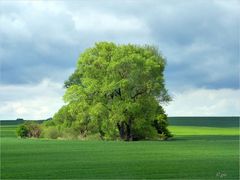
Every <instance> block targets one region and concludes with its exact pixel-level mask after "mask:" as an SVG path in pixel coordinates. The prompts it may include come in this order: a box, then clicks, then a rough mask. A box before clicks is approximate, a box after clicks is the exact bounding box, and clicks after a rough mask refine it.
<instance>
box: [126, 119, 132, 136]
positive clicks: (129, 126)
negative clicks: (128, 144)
mask: <svg viewBox="0 0 240 180" xmlns="http://www.w3.org/2000/svg"><path fill="white" fill-rule="evenodd" d="M132 137H133V136H132V119H131V118H129V120H128V123H127V141H132Z"/></svg>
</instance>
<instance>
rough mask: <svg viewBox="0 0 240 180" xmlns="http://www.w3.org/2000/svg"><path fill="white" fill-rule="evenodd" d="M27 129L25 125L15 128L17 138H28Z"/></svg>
mask: <svg viewBox="0 0 240 180" xmlns="http://www.w3.org/2000/svg"><path fill="white" fill-rule="evenodd" d="M28 133H29V131H28V128H27V126H26V124H22V125H20V126H19V127H18V128H17V136H19V137H21V138H26V137H28Z"/></svg>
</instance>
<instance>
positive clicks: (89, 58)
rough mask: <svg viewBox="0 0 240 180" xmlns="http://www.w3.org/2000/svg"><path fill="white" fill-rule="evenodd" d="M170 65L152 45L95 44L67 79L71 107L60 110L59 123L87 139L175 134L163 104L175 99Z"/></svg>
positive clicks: (68, 104) (155, 136)
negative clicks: (169, 86) (167, 77)
mask: <svg viewBox="0 0 240 180" xmlns="http://www.w3.org/2000/svg"><path fill="white" fill-rule="evenodd" d="M165 65H166V62H165V60H164V58H163V57H162V56H161V54H159V52H158V51H157V49H156V48H155V47H152V46H138V45H131V44H129V45H116V44H114V43H108V42H101V43H96V45H95V47H93V48H89V49H87V50H86V51H85V52H84V53H82V54H81V56H80V58H79V60H78V64H77V69H76V70H75V72H74V73H73V74H72V75H71V76H70V78H69V80H68V81H66V82H65V87H66V88H67V91H66V93H65V95H64V100H65V102H66V103H67V105H65V106H63V107H62V108H61V109H60V110H59V112H58V113H57V114H55V116H54V118H53V121H54V123H55V124H56V125H57V126H59V128H60V129H61V128H73V129H74V130H75V131H76V132H78V133H80V135H81V136H83V137H85V136H87V135H89V134H95V133H98V134H99V136H100V137H101V138H103V139H117V138H120V139H123V140H137V139H146V138H147V139H149V138H151V139H152V138H159V137H164V138H163V139H166V138H168V137H170V136H171V134H170V132H169V131H168V129H167V128H166V127H167V116H166V114H165V112H164V110H163V108H162V107H161V105H160V104H161V103H167V102H168V101H170V97H169V95H168V93H167V90H166V89H165V84H164V76H163V71H164V68H165ZM159 135H161V136H159Z"/></svg>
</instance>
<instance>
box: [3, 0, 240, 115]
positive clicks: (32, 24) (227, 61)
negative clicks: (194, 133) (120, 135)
mask: <svg viewBox="0 0 240 180" xmlns="http://www.w3.org/2000/svg"><path fill="white" fill-rule="evenodd" d="M239 12H240V4H239V1H237V0H236V1H235V0H225V1H222V0H215V1H214V0H199V1H198V0H184V1H179V0H169V1H163V0H153V1H151V0H146V1H143V0H135V1H134V0H131V1H110V0H107V1H106V0H105V1H99V0H95V1H89V0H88V1H87V0H86V1H77V0H75V1H69V0H68V1H67V0H66V1H63V0H62V1H48V2H46V1H45V2H44V1H32V2H31V1H21V0H18V1H13V0H11V1H0V68H1V69H0V72H1V76H0V99H1V103H0V119H16V118H24V119H44V118H48V117H51V116H53V114H54V113H55V112H56V111H57V110H58V109H59V108H60V107H61V106H62V105H63V101H62V95H63V94H64V89H63V82H64V81H65V80H66V79H67V78H68V76H69V75H70V74H71V73H72V72H73V70H74V68H75V65H76V62H77V58H78V56H79V54H80V53H81V52H83V51H84V50H85V49H86V48H88V47H91V46H93V45H94V43H95V42H98V41H112V42H115V43H134V44H151V45H155V46H157V47H158V48H159V50H160V51H161V52H162V54H163V55H164V56H165V57H166V59H167V68H166V72H165V78H166V84H167V88H168V89H169V92H170V94H171V95H172V96H173V101H172V102H171V103H170V104H169V105H168V106H166V107H165V108H166V111H167V113H168V115H169V116H224V115H227V116H232V115H235V116H236V115H240V101H239V99H240V88H239V69H240V62H239V60H240V59H239V50H240V49H239V17H240V13H239Z"/></svg>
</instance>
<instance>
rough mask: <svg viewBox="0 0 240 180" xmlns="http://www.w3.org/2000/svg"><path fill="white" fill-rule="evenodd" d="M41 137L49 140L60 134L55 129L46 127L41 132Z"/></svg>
mask: <svg viewBox="0 0 240 180" xmlns="http://www.w3.org/2000/svg"><path fill="white" fill-rule="evenodd" d="M43 137H45V138H49V139H57V138H58V137H60V132H59V131H58V129H57V128H56V127H47V128H45V129H44V130H43Z"/></svg>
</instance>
